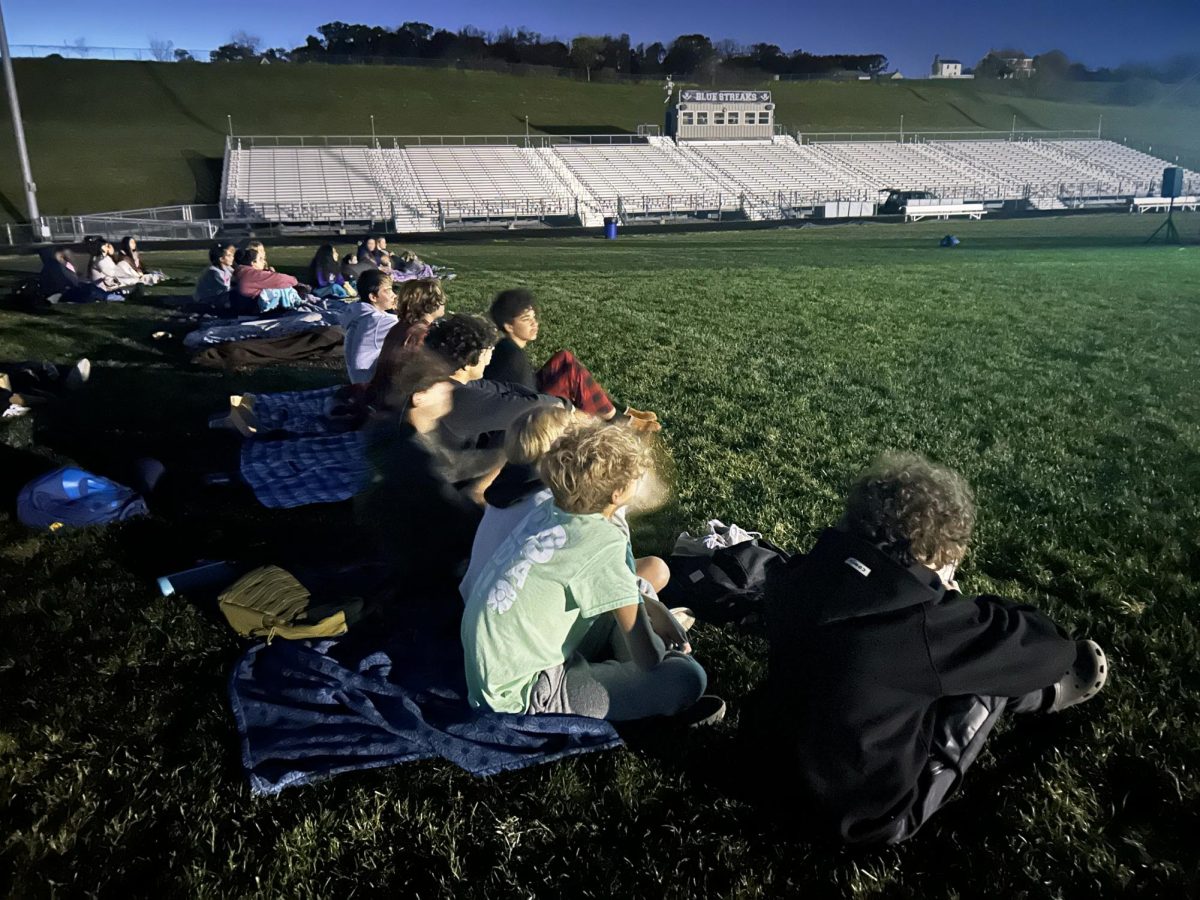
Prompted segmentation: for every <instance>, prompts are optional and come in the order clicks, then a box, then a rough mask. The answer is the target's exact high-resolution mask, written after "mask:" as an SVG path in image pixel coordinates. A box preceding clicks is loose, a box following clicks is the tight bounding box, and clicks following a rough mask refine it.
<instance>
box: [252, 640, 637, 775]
mask: <svg viewBox="0 0 1200 900" xmlns="http://www.w3.org/2000/svg"><path fill="white" fill-rule="evenodd" d="M349 644H350V641H349V639H348V638H347V639H342V641H331V640H322V641H288V640H283V639H276V640H275V641H273V642H272V643H271V644H270V645H266V644H261V643H260V644H256V645H254V646H252V647H251V648H250V649H249V650H247V651H246V652H245V654H243V656H242V657H241V659H239V660H238V662H237V664H236V665H235V666H234V669H233V673H232V675H231V676H230V683H229V696H230V701H231V703H232V705H233V715H234V718H235V719H236V720H237V729H238V734H239V735H240V738H241V745H242V764H243V765H244V766H245V768H246V774H247V776H248V777H249V780H250V788H251V790H252V791H253V792H254V793H255V794H278V793H279V792H280V791H282V790H283V789H284V788H287V787H291V786H292V785H299V784H308V783H309V782H312V781H316V780H319V779H322V778H326V777H329V776H332V775H337V774H340V773H342V772H350V771H354V770H358V769H371V768H378V767H380V766H394V765H397V764H398V763H403V762H408V761H410V760H415V759H428V758H431V757H436V756H440V757H442V758H443V759H447V760H449V761H450V762H452V763H454V764H455V765H457V766H459V767H460V768H462V769H465V770H466V771H467V772H470V773H471V774H472V775H494V774H496V773H498V772H505V771H508V770H511V769H521V768H524V767H526V766H532V765H537V764H539V763H546V762H553V761H554V760H558V759H563V758H565V757H568V756H575V755H577V754H580V753H588V752H590V751H592V750H606V749H608V748H610V747H616V746H618V745H620V743H621V739H620V738H619V737H618V736H617V733H616V731H615V730H614V729H613V727H612V725H610V724H609V723H608V722H605V721H604V720H602V719H588V718H584V717H582V716H549V715H541V716H524V715H505V714H499V713H491V712H487V713H484V712H478V711H475V710H472V709H471V708H470V707H469V706H468V705H467V702H466V699H465V698H466V684H465V680H464V676H463V660H462V647H461V645H460V644H459V642H458V640H457V639H456V636H455V637H444V638H434V639H428V638H427V639H424V640H420V641H416V642H413V641H407V642H405V643H403V644H401V643H399V642H397V643H394V644H393V645H391V646H389V647H385V648H383V649H376V650H373V651H370V652H360V651H357V650H354V649H353V648H352V647H350V646H349ZM339 657H341V658H339Z"/></svg>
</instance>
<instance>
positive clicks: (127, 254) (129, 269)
mask: <svg viewBox="0 0 1200 900" xmlns="http://www.w3.org/2000/svg"><path fill="white" fill-rule="evenodd" d="M137 246H138V245H137V238H134V237H129V236H126V237H123V238H121V243H120V245H119V246H118V247H117V253H116V260H117V268H119V269H122V270H123V271H124V272H126V274H129V275H136V276H140V277H141V278H142V279H143V284H160V283H161V282H163V281H166V280H167V276H166V275H164V274H163V273H162V272H147V271H146V269H145V267H144V266H143V265H142V257H141V254H140V253H138V248H137Z"/></svg>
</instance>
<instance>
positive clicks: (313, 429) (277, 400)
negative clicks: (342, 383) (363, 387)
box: [254, 385, 341, 435]
mask: <svg viewBox="0 0 1200 900" xmlns="http://www.w3.org/2000/svg"><path fill="white" fill-rule="evenodd" d="M339 390H341V388H340V387H338V386H337V385H335V386H334V387H329V388H316V389H314V390H311V391H279V392H278V393H274V394H255V395H254V417H255V418H256V419H257V420H258V422H259V425H260V427H261V428H262V430H263V431H264V432H271V431H286V432H288V433H289V434H297V435H318V434H329V432H330V431H332V430H334V425H333V423H331V422H330V421H329V419H327V418H326V416H325V413H326V410H328V408H329V405H330V403H331V402H332V401H333V398H334V395H335V394H337V392H338V391H339Z"/></svg>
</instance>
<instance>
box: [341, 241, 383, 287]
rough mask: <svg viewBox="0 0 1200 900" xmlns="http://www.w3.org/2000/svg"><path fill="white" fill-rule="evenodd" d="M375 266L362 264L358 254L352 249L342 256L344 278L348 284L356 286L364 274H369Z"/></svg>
mask: <svg viewBox="0 0 1200 900" xmlns="http://www.w3.org/2000/svg"><path fill="white" fill-rule="evenodd" d="M374 268H375V266H373V265H371V264H370V263H365V262H364V263H360V262H359V261H358V254H357V253H356V252H355V251H354V248H351V249H350V250H348V251H347V252H346V253H344V254H342V277H343V278H345V279H346V282H347V283H348V284H356V283H357V282H358V279H359V277H361V276H362V273H363V272H369V271H370V270H371V269H374Z"/></svg>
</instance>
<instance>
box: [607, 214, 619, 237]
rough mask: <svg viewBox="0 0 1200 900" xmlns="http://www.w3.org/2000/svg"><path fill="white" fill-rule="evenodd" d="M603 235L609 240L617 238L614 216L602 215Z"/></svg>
mask: <svg viewBox="0 0 1200 900" xmlns="http://www.w3.org/2000/svg"><path fill="white" fill-rule="evenodd" d="M604 237H605V238H607V239H608V240H610V241H615V240H616V239H617V219H616V217H615V216H605V217H604Z"/></svg>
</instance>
